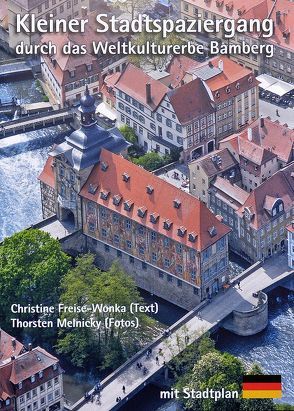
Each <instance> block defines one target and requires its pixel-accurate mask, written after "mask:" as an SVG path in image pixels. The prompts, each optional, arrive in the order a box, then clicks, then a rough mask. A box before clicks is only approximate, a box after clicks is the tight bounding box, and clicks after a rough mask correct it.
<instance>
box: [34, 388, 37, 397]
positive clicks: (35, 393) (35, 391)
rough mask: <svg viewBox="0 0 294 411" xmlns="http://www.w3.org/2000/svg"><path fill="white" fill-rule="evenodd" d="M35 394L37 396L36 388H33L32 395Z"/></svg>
mask: <svg viewBox="0 0 294 411" xmlns="http://www.w3.org/2000/svg"><path fill="white" fill-rule="evenodd" d="M36 396H37V390H36V389H33V397H36Z"/></svg>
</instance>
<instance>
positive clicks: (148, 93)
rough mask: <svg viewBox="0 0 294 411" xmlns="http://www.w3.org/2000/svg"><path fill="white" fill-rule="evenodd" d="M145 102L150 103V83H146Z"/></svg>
mask: <svg viewBox="0 0 294 411" xmlns="http://www.w3.org/2000/svg"><path fill="white" fill-rule="evenodd" d="M146 103H147V104H150V103H152V98H151V84H150V83H146Z"/></svg>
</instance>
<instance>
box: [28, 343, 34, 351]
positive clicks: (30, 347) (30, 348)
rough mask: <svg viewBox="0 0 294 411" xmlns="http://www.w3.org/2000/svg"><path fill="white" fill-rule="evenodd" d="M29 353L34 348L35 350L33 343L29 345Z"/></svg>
mask: <svg viewBox="0 0 294 411" xmlns="http://www.w3.org/2000/svg"><path fill="white" fill-rule="evenodd" d="M28 348H29V351H32V348H33V346H32V343H29V347H28Z"/></svg>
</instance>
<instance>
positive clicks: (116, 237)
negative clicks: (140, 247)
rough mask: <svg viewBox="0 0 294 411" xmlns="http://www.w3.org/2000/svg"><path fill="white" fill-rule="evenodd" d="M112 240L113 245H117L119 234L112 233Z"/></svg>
mask: <svg viewBox="0 0 294 411" xmlns="http://www.w3.org/2000/svg"><path fill="white" fill-rule="evenodd" d="M113 242H114V244H115V245H119V235H118V234H114V237H113Z"/></svg>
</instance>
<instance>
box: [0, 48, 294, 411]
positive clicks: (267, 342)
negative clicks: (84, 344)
mask: <svg viewBox="0 0 294 411" xmlns="http://www.w3.org/2000/svg"><path fill="white" fill-rule="evenodd" d="M0 58H1V54H0ZM14 96H15V97H18V98H22V99H23V101H26V102H34V101H38V100H39V98H40V92H39V91H38V90H37V88H36V85H35V82H34V80H32V79H23V80H18V81H17V82H13V83H12V82H2V83H0V98H3V99H6V98H7V99H9V98H11V97H14ZM2 120H3V119H2ZM0 121H1V119H0ZM68 132H69V130H68V129H67V128H66V127H55V128H50V129H46V130H40V131H36V132H32V133H27V134H21V135H18V136H13V137H8V138H7V139H5V140H2V141H0V210H1V213H0V239H3V238H4V237H6V236H9V235H11V234H13V233H14V232H16V231H19V230H21V229H23V228H25V227H27V226H29V225H30V224H32V223H35V222H37V221H39V220H40V219H41V218H42V214H41V202H40V190H39V184H38V182H37V177H38V175H39V173H40V171H41V170H42V167H43V165H44V163H45V160H46V158H47V155H48V151H49V150H50V147H51V146H52V144H53V143H54V142H57V141H60V140H61V139H62V138H64V135H65V134H66V133H68ZM230 259H231V270H232V271H233V272H235V273H236V272H240V271H242V269H244V268H246V265H244V266H242V264H240V260H239V259H238V258H237V257H234V256H231V258H230ZM144 297H145V298H147V296H146V295H145V296H144ZM161 306H162V314H161V315H162V316H161V318H159V321H161V322H162V323H164V324H166V325H170V324H171V323H172V322H174V321H176V320H177V319H178V318H179V316H181V315H182V314H183V312H182V311H181V310H178V309H174V308H173V307H172V306H171V305H166V304H164V302H161ZM293 344H294V343H293V304H292V303H290V302H286V301H284V302H283V303H280V304H276V303H273V304H271V307H270V323H269V326H268V328H267V329H266V330H265V331H264V332H262V333H260V334H258V335H256V336H253V337H248V338H242V337H237V336H234V335H233V334H230V333H225V332H222V333H220V334H219V338H218V348H220V349H221V350H226V351H229V352H231V353H233V354H235V355H237V356H238V357H240V358H242V359H244V361H245V362H247V363H248V362H254V361H256V362H258V363H260V364H261V366H262V367H263V368H264V370H265V371H266V372H269V373H274V372H276V373H281V374H282V375H283V383H284V387H285V397H284V398H283V400H285V401H288V402H290V403H292V404H294V392H293V387H294V380H293V375H292V374H293V373H291V371H292V370H293V366H294V363H293ZM92 383H93V377H87V378H86V376H85V375H84V374H79V373H76V374H75V375H74V376H72V375H70V376H69V375H67V376H66V377H65V393H66V396H67V397H68V398H70V399H71V400H72V401H74V400H76V399H77V398H79V397H80V396H81V395H82V394H83V392H84V391H85V390H87V389H88V387H89V386H90V384H92ZM132 401H137V402H135V403H133V402H132ZM132 404H133V405H132ZM136 404H140V411H153V410H158V411H159V407H162V404H159V400H158V389H157V388H155V387H149V388H148V389H147V390H145V391H144V392H143V393H141V394H140V395H139V396H138V397H137V398H135V399H134V400H131V401H130V406H133V407H134V408H132V409H133V410H134V409H139V408H138V407H137V405H136ZM136 407H137V408H136ZM176 408H177V405H176V404H172V405H170V404H169V405H164V406H163V408H160V411H162V410H166V411H167V410H168V411H175V410H176Z"/></svg>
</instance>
